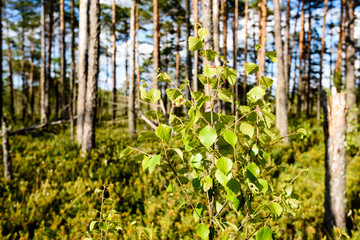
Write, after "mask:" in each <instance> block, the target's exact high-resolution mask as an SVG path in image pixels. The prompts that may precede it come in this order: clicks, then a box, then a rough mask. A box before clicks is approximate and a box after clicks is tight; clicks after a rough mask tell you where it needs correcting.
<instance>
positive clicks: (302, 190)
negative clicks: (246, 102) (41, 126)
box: [0, 121, 360, 239]
mask: <svg viewBox="0 0 360 240" xmlns="http://www.w3.org/2000/svg"><path fill="white" fill-rule="evenodd" d="M299 123H300V122H293V123H292V126H294V129H297V128H299V127H303V128H305V129H307V132H308V134H307V136H305V137H304V138H303V139H301V140H295V141H290V145H283V144H278V145H277V146H274V147H273V149H272V150H271V155H272V159H273V161H275V163H276V164H278V165H279V166H281V167H283V169H284V171H283V172H282V173H274V181H273V182H272V185H273V186H276V185H277V184H278V182H283V180H287V179H292V178H293V177H294V176H296V175H297V174H298V173H299V171H300V170H299V169H306V168H307V169H309V171H308V172H307V173H306V174H302V175H300V177H299V178H297V180H296V183H295V191H296V193H297V194H298V195H299V200H300V201H301V202H302V206H301V207H300V209H299V210H298V211H297V212H296V213H297V214H296V217H290V216H289V217H286V218H283V219H282V220H280V221H278V222H273V223H271V226H273V228H274V230H275V231H276V232H277V238H278V239H322V238H323V236H324V232H323V228H322V222H323V213H324V208H323V203H324V143H323V142H324V141H323V134H322V128H321V127H316V122H311V121H308V122H305V123H301V124H299ZM295 126H296V127H295ZM312 126H315V127H312ZM126 130H127V129H126V128H125V126H121V125H118V126H116V127H112V126H110V125H108V126H107V127H101V128H98V129H97V136H96V146H97V148H96V149H95V150H94V151H93V152H92V153H91V156H90V157H87V158H82V157H80V154H79V152H80V149H79V147H78V146H77V145H76V144H75V143H73V142H71V141H70V134H69V130H68V129H64V128H58V129H54V131H53V132H39V133H37V134H35V135H27V136H12V137H11V138H10V144H11V152H12V154H11V155H12V158H13V173H14V179H13V180H12V181H11V182H5V181H1V182H0V202H1V203H2V204H1V205H0V239H44V238H53V239H81V234H85V233H86V231H88V229H89V224H90V222H91V221H93V220H98V218H99V216H98V215H99V214H98V213H97V211H96V210H100V208H101V197H100V196H99V195H95V194H94V190H95V189H96V188H98V189H101V188H102V187H103V186H104V185H107V191H106V194H105V195H106V197H108V198H111V199H113V200H114V201H112V202H111V204H109V206H107V207H108V208H111V209H114V210H116V211H117V212H118V215H116V219H115V220H114V221H116V222H117V223H118V224H119V225H120V226H121V228H122V230H119V231H118V232H117V233H116V234H112V235H110V236H109V238H108V239H136V238H138V234H139V231H141V230H142V229H145V228H146V229H147V230H148V231H150V232H151V233H152V234H153V235H154V239H194V236H195V235H196V234H195V230H194V228H193V222H194V220H193V217H192V212H191V211H190V210H189V208H186V207H180V208H179V206H181V204H182V203H183V200H184V197H183V196H182V195H180V194H179V193H177V192H176V191H175V193H174V194H173V195H172V196H170V195H169V194H168V193H167V192H166V185H167V184H166V183H167V181H168V180H169V179H171V178H172V176H171V174H170V173H169V172H168V171H167V170H165V169H164V168H162V167H161V166H160V167H159V169H158V171H154V172H153V173H152V174H149V173H148V172H146V173H145V172H143V171H142V168H141V163H138V162H136V159H133V158H131V157H128V158H125V159H121V160H120V158H119V156H120V152H121V151H122V149H124V148H125V147H126V146H128V145H131V146H136V147H137V148H140V149H144V150H146V151H148V152H156V151H157V150H159V151H160V146H157V145H154V144H153V143H151V142H137V141H131V140H130V139H129V136H128V134H127V132H126ZM358 138H359V137H358ZM348 140H349V141H348V146H347V147H348V152H349V154H348V165H347V217H348V219H347V222H348V229H349V230H350V233H351V238H352V239H360V177H359V176H360V164H359V161H360V157H359V154H358V150H359V149H358V147H356V146H359V144H358V141H359V139H357V138H354V137H353V138H350V139H348ZM0 171H1V172H3V166H2V165H1V167H0ZM175 187H176V186H175ZM225 213H227V214H224V215H226V218H227V219H228V220H229V221H233V222H235V223H236V221H241V216H236V215H235V216H234V215H231V214H230V213H229V212H226V210H225ZM45 236H48V237H45Z"/></svg>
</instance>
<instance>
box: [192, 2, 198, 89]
mask: <svg viewBox="0 0 360 240" xmlns="http://www.w3.org/2000/svg"><path fill="white" fill-rule="evenodd" d="M192 4H193V15H194V21H195V22H198V20H199V19H198V0H193V1H192ZM197 36H198V34H197V28H196V23H195V24H194V37H197ZM198 68H199V51H194V66H193V79H192V90H193V91H194V92H196V91H198V89H199V86H198V78H197V74H198Z"/></svg>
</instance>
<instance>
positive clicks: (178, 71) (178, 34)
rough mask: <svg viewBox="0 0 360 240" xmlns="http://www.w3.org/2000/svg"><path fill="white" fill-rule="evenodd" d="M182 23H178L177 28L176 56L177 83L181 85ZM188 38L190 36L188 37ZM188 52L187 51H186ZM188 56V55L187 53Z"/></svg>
mask: <svg viewBox="0 0 360 240" xmlns="http://www.w3.org/2000/svg"><path fill="white" fill-rule="evenodd" d="M180 28H181V25H180V23H177V30H176V58H175V83H176V85H177V86H179V82H180V31H181V29H180ZM186 39H188V38H186ZM186 54H187V52H186ZM186 56H187V55H186Z"/></svg>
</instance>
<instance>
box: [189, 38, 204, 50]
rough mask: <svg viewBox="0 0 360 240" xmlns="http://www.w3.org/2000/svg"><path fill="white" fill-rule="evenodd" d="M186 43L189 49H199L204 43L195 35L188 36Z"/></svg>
mask: <svg viewBox="0 0 360 240" xmlns="http://www.w3.org/2000/svg"><path fill="white" fill-rule="evenodd" d="M188 43H189V50H190V51H196V50H200V49H201V48H202V47H203V46H204V43H203V42H202V41H201V40H200V38H197V37H189V40H188Z"/></svg>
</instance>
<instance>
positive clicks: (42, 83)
mask: <svg viewBox="0 0 360 240" xmlns="http://www.w3.org/2000/svg"><path fill="white" fill-rule="evenodd" d="M45 31H46V30H45V1H44V0H41V67H40V122H41V123H45V122H47V120H48V114H47V108H46V100H45V99H46V68H45V65H46V52H45V48H46V46H45V45H46V44H45Z"/></svg>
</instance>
